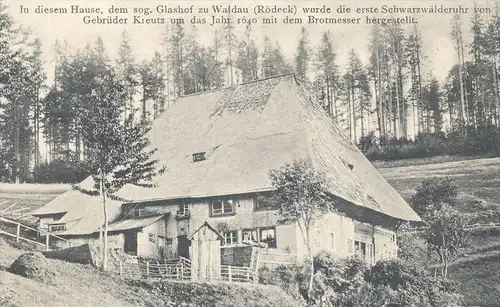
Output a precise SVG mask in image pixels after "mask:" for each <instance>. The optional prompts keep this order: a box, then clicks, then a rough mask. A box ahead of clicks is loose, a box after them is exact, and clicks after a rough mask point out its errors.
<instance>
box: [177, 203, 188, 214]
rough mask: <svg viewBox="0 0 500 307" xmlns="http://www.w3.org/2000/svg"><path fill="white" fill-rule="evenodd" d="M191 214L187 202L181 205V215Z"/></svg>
mask: <svg viewBox="0 0 500 307" xmlns="http://www.w3.org/2000/svg"><path fill="white" fill-rule="evenodd" d="M188 212H189V210H188V205H187V204H186V203H185V202H182V203H181V204H180V205H179V215H187V214H188Z"/></svg>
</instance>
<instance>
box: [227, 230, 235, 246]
mask: <svg viewBox="0 0 500 307" xmlns="http://www.w3.org/2000/svg"><path fill="white" fill-rule="evenodd" d="M236 243H238V232H237V231H228V232H225V233H224V244H226V245H231V244H236Z"/></svg>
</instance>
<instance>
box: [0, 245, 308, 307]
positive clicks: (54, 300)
mask: <svg viewBox="0 0 500 307" xmlns="http://www.w3.org/2000/svg"><path fill="white" fill-rule="evenodd" d="M23 252H24V251H22V250H19V249H17V248H14V247H13V246H11V245H10V244H8V243H7V242H6V241H4V240H3V239H2V238H0V289H1V291H0V306H2V307H45V306H46V307H49V306H50V307H72V306H78V307H96V306H108V307H114V306H116V307H128V306H130V307H132V306H138V307H141V306H143V307H157V306H193V307H196V306H200V307H201V306H208V307H211V306H213V307H219V306H220V307H224V306H227V307H229V306H241V307H244V306H262V307H264V306H269V307H271V306H297V307H298V306H299V304H298V303H297V302H295V301H294V300H293V299H292V298H290V297H289V296H287V295H286V294H285V293H284V292H283V291H282V290H280V289H279V288H277V287H274V286H263V285H255V284H249V283H247V284H243V283H239V284H228V283H210V284H209V283H187V282H173V281H170V282H167V281H146V282H141V283H134V284H132V283H127V282H125V281H124V280H122V279H121V278H119V277H118V276H109V275H105V274H103V273H100V272H98V271H97V270H95V269H94V268H92V267H89V266H84V265H78V264H72V263H67V262H62V261H58V260H51V259H47V261H49V263H50V267H51V268H53V269H54V270H55V273H56V277H55V284H53V285H51V284H45V283H42V282H39V281H35V280H31V279H28V278H25V277H21V276H18V275H14V274H11V273H9V272H7V271H6V268H7V267H8V266H10V264H11V263H12V262H13V261H14V260H15V259H16V258H17V257H18V256H20V255H21V254H22V253H23ZM165 289H169V291H166V290H165Z"/></svg>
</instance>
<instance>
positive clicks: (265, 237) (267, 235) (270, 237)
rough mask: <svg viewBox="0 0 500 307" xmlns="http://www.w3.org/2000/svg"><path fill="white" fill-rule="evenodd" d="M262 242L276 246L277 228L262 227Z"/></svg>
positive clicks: (269, 245)
mask: <svg viewBox="0 0 500 307" xmlns="http://www.w3.org/2000/svg"><path fill="white" fill-rule="evenodd" d="M260 242H262V243H266V244H267V247H270V248H276V246H277V245H276V228H267V229H261V230H260Z"/></svg>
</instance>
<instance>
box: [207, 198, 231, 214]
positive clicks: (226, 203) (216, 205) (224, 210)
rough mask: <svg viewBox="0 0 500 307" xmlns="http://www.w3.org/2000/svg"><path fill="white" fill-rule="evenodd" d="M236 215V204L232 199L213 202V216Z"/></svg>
mask: <svg viewBox="0 0 500 307" xmlns="http://www.w3.org/2000/svg"><path fill="white" fill-rule="evenodd" d="M232 213H234V202H233V200H232V199H225V200H222V199H217V200H214V201H212V215H224V214H232Z"/></svg>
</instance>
